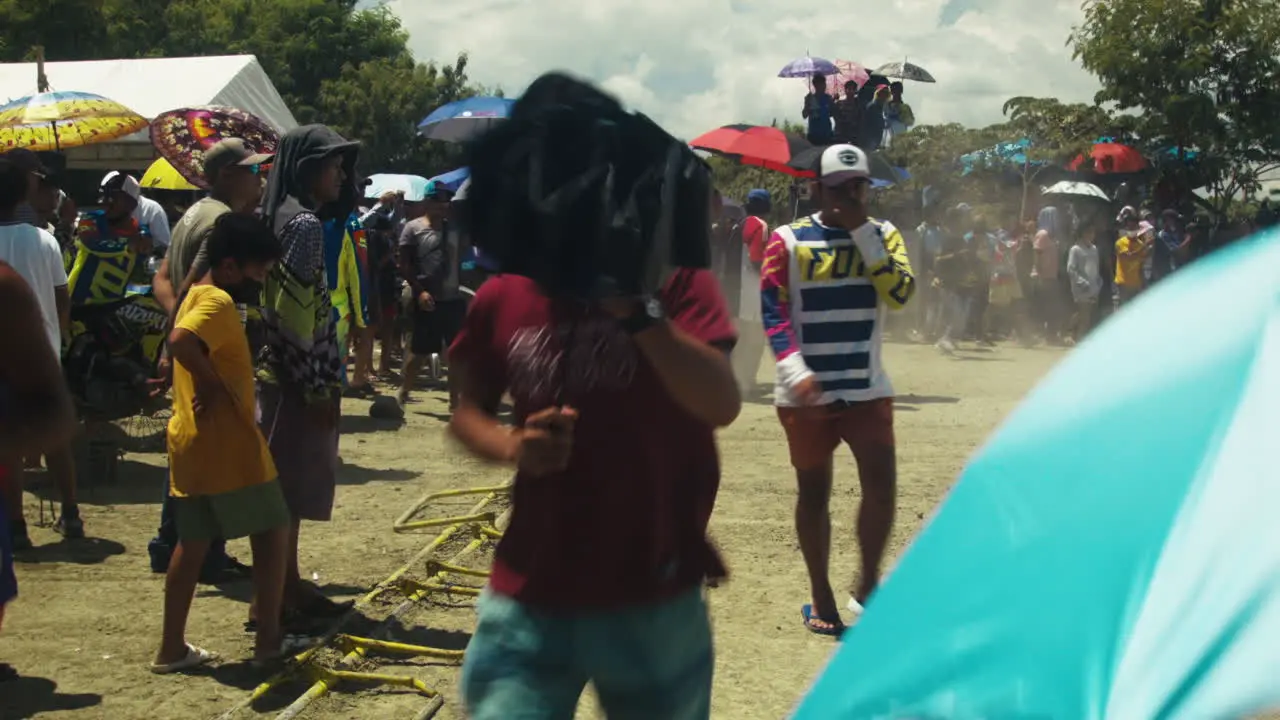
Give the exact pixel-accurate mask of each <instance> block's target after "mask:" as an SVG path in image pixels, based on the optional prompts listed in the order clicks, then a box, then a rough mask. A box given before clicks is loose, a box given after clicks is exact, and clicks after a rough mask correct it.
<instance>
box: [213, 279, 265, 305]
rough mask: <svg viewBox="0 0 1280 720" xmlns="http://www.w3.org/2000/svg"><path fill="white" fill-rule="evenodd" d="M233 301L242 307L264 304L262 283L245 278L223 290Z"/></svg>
mask: <svg viewBox="0 0 1280 720" xmlns="http://www.w3.org/2000/svg"><path fill="white" fill-rule="evenodd" d="M222 289H223V290H226V291H227V294H228V295H230V296H231V299H232V300H234V301H235V302H237V303H239V304H242V305H259V304H261V303H262V283H260V282H258V281H257V280H254V279H253V278H244V279H243V280H241V281H240V282H238V283H236V284H235V285H227V286H224V287H223V288H222Z"/></svg>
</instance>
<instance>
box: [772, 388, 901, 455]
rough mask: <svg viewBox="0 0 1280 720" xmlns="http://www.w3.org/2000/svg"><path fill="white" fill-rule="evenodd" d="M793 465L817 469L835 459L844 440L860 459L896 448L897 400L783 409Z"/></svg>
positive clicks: (779, 416) (780, 410)
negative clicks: (868, 453) (868, 452)
mask: <svg viewBox="0 0 1280 720" xmlns="http://www.w3.org/2000/svg"><path fill="white" fill-rule="evenodd" d="M778 419H779V420H781V421H782V428H783V430H785V431H786V433H787V445H788V446H789V447H790V449H791V465H792V467H794V468H795V469H797V470H816V469H818V468H820V467H822V466H823V465H824V464H826V463H827V462H828V461H830V460H831V456H832V454H833V453H835V451H836V448H838V447H840V442H841V441H844V443H845V444H846V445H848V446H849V449H850V450H852V451H853V455H854V457H858V456H859V455H861V453H863V452H864V451H866V450H870V449H872V448H883V447H890V448H891V447H894V440H893V398H891V397H887V398H879V399H876V400H867V401H865V402H853V403H837V404H834V405H824V406H822V407H780V408H778Z"/></svg>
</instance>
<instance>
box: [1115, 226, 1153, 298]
mask: <svg viewBox="0 0 1280 720" xmlns="http://www.w3.org/2000/svg"><path fill="white" fill-rule="evenodd" d="M1118 220H1120V222H1121V224H1122V226H1123V229H1122V230H1121V235H1120V239H1119V240H1116V277H1115V282H1116V288H1117V289H1119V291H1120V304H1121V305H1125V304H1127V303H1128V302H1129V301H1130V300H1133V299H1134V298H1135V297H1137V296H1138V293H1140V292H1142V288H1143V287H1144V286H1145V285H1146V281H1145V278H1144V277H1143V276H1142V266H1143V263H1145V262H1146V260H1147V256H1148V255H1150V254H1151V241H1152V240H1153V239H1154V238H1155V232H1154V229H1153V228H1152V227H1151V226H1150V225H1146V224H1142V223H1139V222H1138V216H1137V213H1136V212H1134V210H1133V208H1131V207H1125V208H1124V209H1123V210H1121V211H1120V217H1119V218H1118Z"/></svg>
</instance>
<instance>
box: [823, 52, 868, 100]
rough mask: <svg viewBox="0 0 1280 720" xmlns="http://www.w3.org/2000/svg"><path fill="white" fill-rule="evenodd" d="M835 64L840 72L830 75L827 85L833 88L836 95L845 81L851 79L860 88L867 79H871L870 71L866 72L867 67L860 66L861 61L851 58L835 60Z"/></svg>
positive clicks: (841, 89)
mask: <svg viewBox="0 0 1280 720" xmlns="http://www.w3.org/2000/svg"><path fill="white" fill-rule="evenodd" d="M835 65H836V67H837V68H839V69H840V74H839V75H832V76H831V78H830V80H828V81H827V87H829V88H831V89H832V90H834V91H835V94H836V95H839V94H840V92H841V91H843V90H844V86H845V83H847V82H850V81H853V82H855V83H857V84H858V87H859V88H861V87H862V86H863V85H864V84H866V82H867V80H869V79H871V73H869V72H867V69H866V68H864V67H862V65H861V63H856V62H853V61H852V60H837V61H836V62H835Z"/></svg>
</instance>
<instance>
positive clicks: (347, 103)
mask: <svg viewBox="0 0 1280 720" xmlns="http://www.w3.org/2000/svg"><path fill="white" fill-rule="evenodd" d="M466 67H467V57H466V56H465V55H463V56H461V57H459V58H458V60H457V62H456V63H454V64H453V65H445V66H443V67H440V68H437V67H436V66H435V65H429V64H422V63H415V62H414V61H413V59H412V58H410V57H407V56H402V57H399V58H394V59H377V60H371V61H369V62H365V63H361V64H360V65H345V66H343V68H342V71H341V72H340V73H339V74H338V76H337V77H336V78H333V79H332V80H326V81H324V82H323V83H321V87H320V95H319V98H318V101H319V106H320V107H321V108H322V112H323V115H324V117H325V120H326V122H328V123H329V124H330V125H332V126H333V127H334V129H336V130H338V131H339V132H341V133H342V134H343V135H345V136H348V137H353V138H359V139H360V141H361V143H362V147H361V157H362V160H363V162H362V165H364V166H365V167H366V168H367V169H369V170H370V171H375V170H376V171H381V172H388V171H390V172H418V171H422V172H426V173H429V174H434V173H435V172H436V171H443V170H448V169H450V168H453V167H457V166H458V165H460V164H461V163H462V154H461V149H460V147H459V146H457V145H453V144H447V143H438V142H428V141H424V140H422V139H420V138H419V137H418V136H417V127H416V124H417V123H418V121H420V120H421V119H422V118H424V117H426V116H427V114H429V113H430V112H431V110H433V109H434V108H436V107H439V106H440V105H443V104H445V103H448V102H453V101H454V100H457V99H460V98H463V97H467V96H468V95H470V94H471V93H472V91H473V88H471V87H470V86H469V85H468V83H467V75H466Z"/></svg>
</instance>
